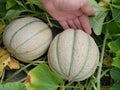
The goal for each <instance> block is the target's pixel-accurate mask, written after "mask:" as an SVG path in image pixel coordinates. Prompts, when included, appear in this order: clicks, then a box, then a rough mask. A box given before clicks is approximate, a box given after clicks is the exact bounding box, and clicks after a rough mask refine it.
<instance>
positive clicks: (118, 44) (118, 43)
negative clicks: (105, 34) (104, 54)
mask: <svg viewBox="0 0 120 90" xmlns="http://www.w3.org/2000/svg"><path fill="white" fill-rule="evenodd" d="M108 46H109V48H110V52H113V53H116V52H117V51H119V50H120V37H119V38H118V39H116V40H115V41H112V42H109V43H108Z"/></svg>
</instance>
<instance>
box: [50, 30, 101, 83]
mask: <svg viewBox="0 0 120 90" xmlns="http://www.w3.org/2000/svg"><path fill="white" fill-rule="evenodd" d="M98 62H99V49H98V47H97V44H96V43H95V41H94V39H93V38H92V37H91V36H90V35H88V34H86V33H85V32H83V31H82V30H73V29H67V30H65V31H63V32H62V33H60V34H58V35H57V36H56V37H55V38H54V40H53V41H52V43H51V45H50V48H49V50H48V63H49V66H50V67H51V69H52V70H53V71H54V72H55V73H57V74H58V75H59V76H60V77H62V78H63V79H66V80H68V81H82V80H85V79H87V78H89V77H90V76H91V75H92V74H93V73H94V72H95V70H96V68H97V65H98Z"/></svg>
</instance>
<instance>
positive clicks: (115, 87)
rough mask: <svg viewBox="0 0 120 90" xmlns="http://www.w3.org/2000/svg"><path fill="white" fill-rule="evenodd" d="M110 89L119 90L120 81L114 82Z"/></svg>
mask: <svg viewBox="0 0 120 90" xmlns="http://www.w3.org/2000/svg"><path fill="white" fill-rule="evenodd" d="M110 90H120V82H118V83H115V84H114V85H113V86H112V87H111V88H110Z"/></svg>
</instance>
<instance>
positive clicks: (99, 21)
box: [89, 0, 108, 35]
mask: <svg viewBox="0 0 120 90" xmlns="http://www.w3.org/2000/svg"><path fill="white" fill-rule="evenodd" d="M89 1H90V4H91V6H92V7H93V8H94V9H95V11H96V13H95V15H94V16H92V17H90V24H91V27H92V28H93V31H94V33H95V34H96V35H100V34H101V32H102V27H103V22H104V19H105V17H106V16H107V14H108V10H107V9H106V8H103V7H101V6H99V5H98V4H97V2H96V1H95V0H89Z"/></svg>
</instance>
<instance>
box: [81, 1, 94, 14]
mask: <svg viewBox="0 0 120 90" xmlns="http://www.w3.org/2000/svg"><path fill="white" fill-rule="evenodd" d="M80 9H81V10H82V12H83V13H84V14H86V15H88V16H91V15H94V14H95V10H94V9H93V8H92V7H91V6H90V4H89V2H86V3H85V4H84V5H83V6H82V7H81V8H80Z"/></svg>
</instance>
